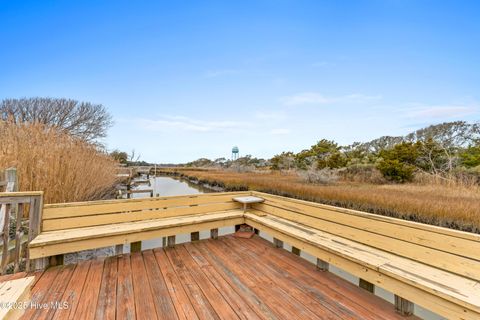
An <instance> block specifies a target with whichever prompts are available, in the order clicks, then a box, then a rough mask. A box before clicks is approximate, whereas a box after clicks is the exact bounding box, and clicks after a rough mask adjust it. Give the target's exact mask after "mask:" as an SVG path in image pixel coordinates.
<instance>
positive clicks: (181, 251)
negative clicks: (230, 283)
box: [175, 245, 239, 319]
mask: <svg viewBox="0 0 480 320" xmlns="http://www.w3.org/2000/svg"><path fill="white" fill-rule="evenodd" d="M175 251H176V253H177V255H178V257H179V258H180V259H181V260H182V262H183V264H184V266H185V268H186V269H187V270H188V272H189V273H190V274H191V276H192V278H193V279H194V280H195V282H196V283H197V285H198V286H199V287H200V289H201V290H202V292H203V294H204V295H205V297H206V298H207V299H208V301H209V302H210V305H211V306H212V307H213V308H214V309H215V311H216V313H217V314H218V316H219V317H220V318H221V319H239V316H238V315H237V314H236V312H235V311H234V310H233V309H232V307H231V304H230V301H229V300H226V299H225V298H224V297H223V296H222V294H221V292H220V291H219V290H218V289H217V288H216V287H215V286H214V285H213V284H212V283H211V282H210V280H209V279H208V278H207V277H206V276H205V274H204V273H203V272H202V271H201V270H200V268H199V267H198V265H197V264H196V263H195V261H194V260H193V258H192V257H191V256H190V254H189V253H188V251H187V249H185V246H183V245H180V246H176V247H175Z"/></svg>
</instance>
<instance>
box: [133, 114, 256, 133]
mask: <svg viewBox="0 0 480 320" xmlns="http://www.w3.org/2000/svg"><path fill="white" fill-rule="evenodd" d="M135 123H136V124H137V125H138V126H140V127H141V128H143V129H145V130H148V131H171V130H172V129H177V130H181V131H193V132H219V131H223V132H224V131H231V130H235V129H242V128H246V127H248V126H249V123H247V122H240V121H230V120H222V121H206V120H199V119H191V118H187V117H181V116H174V117H163V118H161V119H156V120H152V119H144V118H140V119H136V120H135Z"/></svg>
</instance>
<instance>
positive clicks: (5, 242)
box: [0, 203, 11, 275]
mask: <svg viewBox="0 0 480 320" xmlns="http://www.w3.org/2000/svg"><path fill="white" fill-rule="evenodd" d="M4 207H5V217H4V219H3V230H2V245H3V252H2V266H1V273H0V274H2V275H3V274H5V273H6V272H7V264H8V258H9V254H8V240H10V236H9V231H10V211H11V204H9V203H8V204H6V205H4Z"/></svg>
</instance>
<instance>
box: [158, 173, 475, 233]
mask: <svg viewBox="0 0 480 320" xmlns="http://www.w3.org/2000/svg"><path fill="white" fill-rule="evenodd" d="M164 172H165V173H169V174H174V175H178V176H183V177H185V178H188V179H190V180H196V181H198V182H200V183H203V184H209V185H212V186H218V187H222V188H224V189H225V190H226V191H233V190H257V191H262V192H267V193H271V194H277V195H283V196H288V197H293V198H297V199H302V200H308V201H314V202H319V203H325V204H330V205H335V206H340V207H344V208H349V209H355V210H361V211H366V212H371V213H375V214H381V215H387V216H391V217H396V218H401V219H406V220H412V221H417V222H422V223H428V224H433V225H438V226H443V227H448V228H452V229H458V230H463V231H468V232H475V233H480V188H479V187H461V186H445V185H422V184H401V185H399V184H381V185H377V184H365V183H352V182H338V183H335V184H332V185H312V184H307V183H305V182H304V181H303V180H302V179H301V178H300V177H299V176H298V175H297V174H295V173H281V172H248V173H238V172H231V171H224V170H205V169H190V168H172V169H166V170H164Z"/></svg>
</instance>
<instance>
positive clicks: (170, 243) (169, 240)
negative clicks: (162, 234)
mask: <svg viewBox="0 0 480 320" xmlns="http://www.w3.org/2000/svg"><path fill="white" fill-rule="evenodd" d="M173 246H175V236H168V238H167V247H169V248H172V247H173Z"/></svg>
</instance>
